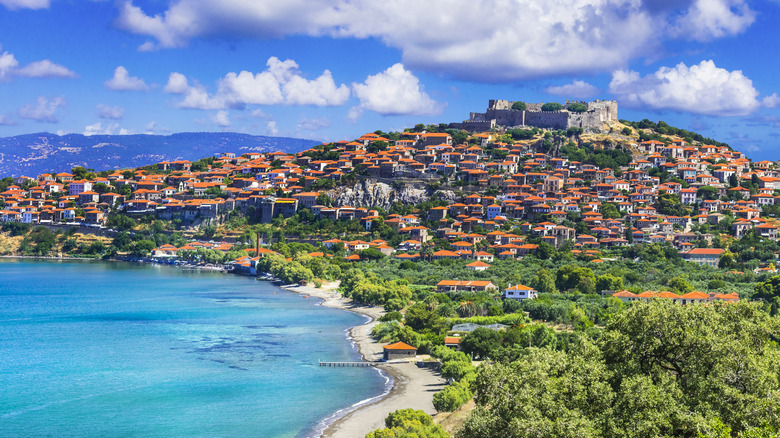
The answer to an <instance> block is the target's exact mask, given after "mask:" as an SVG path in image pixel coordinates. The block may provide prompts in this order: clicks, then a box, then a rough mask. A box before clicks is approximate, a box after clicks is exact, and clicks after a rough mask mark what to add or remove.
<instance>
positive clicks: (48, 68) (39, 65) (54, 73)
mask: <svg viewBox="0 0 780 438" xmlns="http://www.w3.org/2000/svg"><path fill="white" fill-rule="evenodd" d="M16 74H17V75H19V76H26V77H28V78H77V77H78V75H77V74H76V73H75V72H73V71H71V70H68V68H67V67H65V66H63V65H59V64H55V63H53V62H51V61H49V60H48V59H44V60H43V61H35V62H31V63H29V64H27V65H26V66H24V67H23V68H20V69H19V70H18V71H17V73H16Z"/></svg>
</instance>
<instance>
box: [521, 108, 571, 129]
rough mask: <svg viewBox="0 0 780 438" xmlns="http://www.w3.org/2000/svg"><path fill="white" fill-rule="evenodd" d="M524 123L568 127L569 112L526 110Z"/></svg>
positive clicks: (560, 127)
mask: <svg viewBox="0 0 780 438" xmlns="http://www.w3.org/2000/svg"><path fill="white" fill-rule="evenodd" d="M525 125H526V126H534V127H537V128H548V129H567V128H568V127H569V112H568V111H553V112H545V111H539V112H536V111H526V112H525Z"/></svg>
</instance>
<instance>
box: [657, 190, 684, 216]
mask: <svg viewBox="0 0 780 438" xmlns="http://www.w3.org/2000/svg"><path fill="white" fill-rule="evenodd" d="M656 210H658V212H659V213H661V214H665V215H669V216H685V215H687V214H688V213H689V212H688V209H687V208H685V206H684V205H682V203H681V202H680V197H679V196H677V195H675V194H674V193H669V192H664V191H661V194H660V195H658V201H657V202H656Z"/></svg>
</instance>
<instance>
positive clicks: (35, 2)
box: [0, 0, 49, 10]
mask: <svg viewBox="0 0 780 438" xmlns="http://www.w3.org/2000/svg"><path fill="white" fill-rule="evenodd" d="M0 5H3V6H5V7H6V8H8V9H11V10H16V9H46V8H48V7H49V0H0Z"/></svg>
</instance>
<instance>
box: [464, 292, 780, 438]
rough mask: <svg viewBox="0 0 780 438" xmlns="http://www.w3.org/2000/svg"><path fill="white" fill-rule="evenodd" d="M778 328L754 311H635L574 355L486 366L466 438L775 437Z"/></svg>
mask: <svg viewBox="0 0 780 438" xmlns="http://www.w3.org/2000/svg"><path fill="white" fill-rule="evenodd" d="M701 321H707V322H708V323H707V324H702V323H701ZM778 328H779V326H778V320H777V319H776V318H773V317H770V316H769V315H768V314H766V313H764V312H763V311H762V310H761V308H760V306H759V305H756V304H746V303H739V304H721V305H709V306H703V305H687V306H680V305H676V304H673V303H671V302H668V301H653V302H650V303H644V304H635V305H633V306H631V307H630V308H629V309H628V310H627V311H625V312H623V313H622V314H620V315H619V316H618V317H617V318H615V320H614V321H612V322H610V323H609V324H608V325H607V327H606V328H605V330H604V332H603V334H602V335H601V336H599V337H598V338H596V339H595V340H593V341H591V340H588V338H585V339H584V340H583V342H582V343H581V344H580V345H579V346H577V347H576V348H572V349H570V350H568V351H564V350H552V349H550V348H538V347H531V348H528V349H526V351H525V352H524V354H523V356H522V358H521V359H520V360H517V361H514V362H511V363H497V364H494V365H489V366H481V367H479V368H478V373H477V378H476V380H475V381H474V385H473V386H474V388H475V390H476V402H477V405H478V407H477V409H476V410H475V411H474V412H473V413H472V414H471V416H470V418H469V419H468V420H467V421H466V423H465V425H464V427H463V429H462V431H461V432H460V433H459V435H458V436H460V437H464V438H469V437H485V436H511V437H532V436H533V437H561V436H593V437H596V436H626V437H629V436H730V435H732V434H735V435H736V434H746V435H747V436H770V435H774V434H775V433H776V432H777V428H778V427H780V412H778V410H777V409H776V406H777V404H778V402H780V400H778V398H779V397H780V391H778V389H780V387H779V382H778V378H777V369H778V365H780V350H778V348H777V346H776V344H775V342H774V339H776V337H777V336H778V334H780V333H778Z"/></svg>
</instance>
